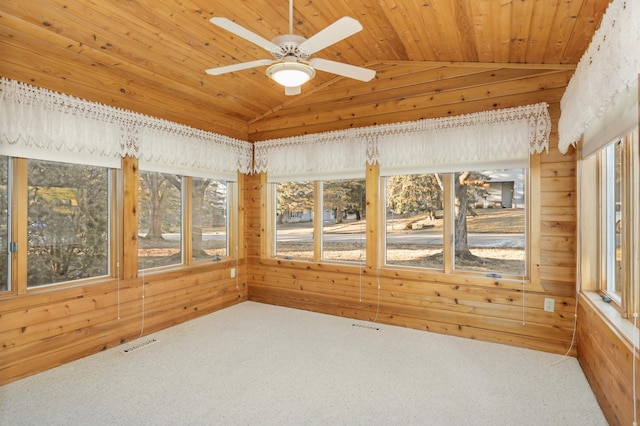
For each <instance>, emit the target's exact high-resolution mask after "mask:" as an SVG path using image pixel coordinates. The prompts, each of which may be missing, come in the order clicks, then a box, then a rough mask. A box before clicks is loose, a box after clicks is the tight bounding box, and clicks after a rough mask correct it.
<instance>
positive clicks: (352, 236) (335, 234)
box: [322, 179, 366, 262]
mask: <svg viewBox="0 0 640 426" xmlns="http://www.w3.org/2000/svg"><path fill="white" fill-rule="evenodd" d="M322 200H323V203H322V259H325V260H348V261H355V262H364V261H365V253H366V250H365V247H366V227H365V219H366V210H365V208H366V191H365V180H364V179H344V180H330V181H324V182H322Z"/></svg>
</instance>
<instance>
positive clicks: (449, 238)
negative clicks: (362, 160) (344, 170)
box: [380, 160, 539, 284]
mask: <svg viewBox="0 0 640 426" xmlns="http://www.w3.org/2000/svg"><path fill="white" fill-rule="evenodd" d="M538 161H539V160H538ZM518 168H522V169H523V170H524V175H525V176H524V181H525V182H524V185H525V191H524V197H525V225H524V232H525V248H524V250H525V259H524V262H525V270H526V273H525V275H524V276H523V275H506V274H503V273H498V275H494V273H485V272H481V271H473V270H463V269H457V268H456V267H455V188H454V178H455V172H444V173H439V172H429V173H438V174H441V175H442V182H443V187H444V190H443V195H442V198H443V199H442V202H443V222H444V225H443V232H442V241H443V254H444V255H443V263H442V268H427V267H421V266H414V265H399V264H389V263H387V250H386V247H387V244H386V201H387V200H386V197H387V191H386V188H387V179H388V178H389V177H391V176H381V177H380V187H381V188H382V195H381V199H382V201H381V203H380V204H381V216H382V222H383V223H384V224H385V227H384V228H382V229H383V233H384V244H383V251H382V253H381V255H382V263H383V265H384V268H387V269H394V270H410V271H428V272H429V273H433V274H436V275H443V276H465V277H472V278H473V279H477V280H479V281H480V282H482V280H484V281H490V282H493V283H495V282H498V281H499V282H501V283H516V284H518V283H519V284H523V283H526V284H531V283H532V282H537V281H534V280H535V278H534V277H533V275H534V274H535V273H534V268H533V265H534V254H533V253H534V251H535V250H537V251H538V252H539V249H538V248H537V247H534V245H533V244H532V238H531V237H530V236H531V229H532V224H533V222H534V218H535V215H534V214H533V211H532V210H533V208H532V204H531V199H532V196H533V192H532V190H531V185H532V182H533V178H532V176H535V174H534V173H533V168H532V167H531V165H530V166H529V167H518ZM495 170H498V169H495ZM538 192H539V191H538ZM538 263H539V262H538Z"/></svg>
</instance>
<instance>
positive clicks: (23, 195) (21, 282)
mask: <svg viewBox="0 0 640 426" xmlns="http://www.w3.org/2000/svg"><path fill="white" fill-rule="evenodd" d="M29 160H30V159H28V158H21V157H8V161H9V168H8V169H9V173H10V175H9V179H8V181H9V194H8V196H9V205H10V207H9V209H10V212H9V214H8V216H9V218H10V221H9V223H8V226H9V232H8V234H9V235H8V237H9V241H10V242H12V243H16V244H17V250H16V251H15V252H12V253H10V254H9V256H10V261H9V268H8V270H9V271H10V276H9V280H8V287H9V289H8V290H7V291H3V292H1V293H0V298H5V297H12V296H18V295H25V294H31V293H41V292H46V291H50V290H51V289H64V288H69V287H78V286H86V285H91V284H95V283H100V282H104V281H106V280H110V279H113V278H116V277H117V276H118V274H119V266H120V260H119V259H118V256H119V250H118V246H119V241H120V236H119V226H120V225H119V223H118V222H119V221H118V220H117V217H119V216H118V212H119V211H120V210H119V209H120V208H121V207H120V206H121V191H120V189H119V184H118V183H119V182H120V181H121V173H122V171H121V170H119V169H114V168H109V167H104V166H102V167H104V168H106V169H107V171H108V178H107V179H108V192H109V201H108V205H109V212H108V225H107V228H108V232H109V235H108V237H107V239H108V243H107V252H108V254H107V255H108V260H107V262H108V266H107V268H108V272H107V274H106V275H100V276H95V277H88V278H81V279H77V280H70V281H60V282H57V283H48V284H42V285H38V286H34V287H30V286H29V285H28V278H27V277H28V273H27V271H28V249H29V244H28V217H27V215H26V214H24V213H22V214H21V212H26V211H27V209H28V203H29V201H28V198H29V176H28V164H29ZM47 161H52V160H47ZM53 162H59V161H55V160H53ZM59 163H64V162H59Z"/></svg>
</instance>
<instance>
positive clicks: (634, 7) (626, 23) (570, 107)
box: [558, 0, 640, 153]
mask: <svg viewBox="0 0 640 426" xmlns="http://www.w3.org/2000/svg"><path fill="white" fill-rule="evenodd" d="M639 25H640V1H638V0H614V1H612V2H611V4H609V7H608V8H607V11H606V12H605V14H604V16H603V18H602V22H601V24H600V28H598V30H597V31H596V33H595V34H594V36H593V39H592V40H591V44H590V45H589V47H588V49H587V51H586V52H585V54H584V55H583V56H582V58H581V59H580V62H579V63H578V66H577V68H576V72H575V74H574V75H573V77H572V78H571V80H570V81H569V85H568V86H567V90H566V91H565V93H564V95H563V97H562V101H561V103H560V106H561V110H562V114H561V116H560V120H559V122H558V137H559V141H558V148H559V149H560V151H561V152H563V153H564V152H566V151H567V149H568V148H569V146H570V145H575V144H576V143H577V142H578V141H579V140H580V138H581V137H582V135H583V134H584V132H585V131H586V130H587V128H588V127H590V126H591V125H592V123H594V122H596V121H597V120H598V119H599V118H601V117H603V116H604V115H605V113H607V111H608V110H610V109H612V108H616V107H615V105H614V104H615V103H616V99H617V98H619V96H620V95H621V94H624V93H623V92H625V91H628V90H629V88H630V87H631V86H632V85H633V84H634V83H636V82H637V81H638V74H640V30H639ZM636 120H637V117H636ZM604 142H608V141H604Z"/></svg>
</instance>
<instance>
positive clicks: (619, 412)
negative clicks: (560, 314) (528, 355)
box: [576, 295, 640, 425]
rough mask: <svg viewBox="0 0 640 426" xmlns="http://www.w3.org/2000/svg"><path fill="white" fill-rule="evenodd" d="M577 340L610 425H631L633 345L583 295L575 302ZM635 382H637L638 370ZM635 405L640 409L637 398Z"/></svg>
mask: <svg viewBox="0 0 640 426" xmlns="http://www.w3.org/2000/svg"><path fill="white" fill-rule="evenodd" d="M576 339H577V340H578V354H577V356H578V361H579V362H580V366H581V367H582V370H583V371H584V373H585V375H586V377H587V380H588V381H589V385H590V386H591V388H592V389H593V392H594V394H595V395H596V398H597V400H598V403H599V404H600V407H601V408H602V411H603V412H604V415H605V417H606V418H607V421H608V422H609V423H610V424H612V425H630V424H633V417H634V416H633V413H634V404H633V349H632V348H633V347H632V346H631V345H630V344H629V342H627V341H626V340H624V339H623V338H622V337H621V336H620V335H619V334H618V333H616V332H615V331H614V330H613V329H612V327H611V326H610V325H609V324H607V322H606V320H605V319H604V318H603V317H602V316H601V315H600V314H599V313H598V312H597V311H596V308H595V307H594V306H593V305H592V304H591V301H589V300H588V299H587V298H586V297H585V296H584V295H581V296H580V298H579V302H578V330H577V333H576ZM636 357H637V355H636ZM637 362H639V360H638V359H636V363H637ZM636 381H640V374H639V373H636ZM636 406H637V407H638V408H640V399H636Z"/></svg>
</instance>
